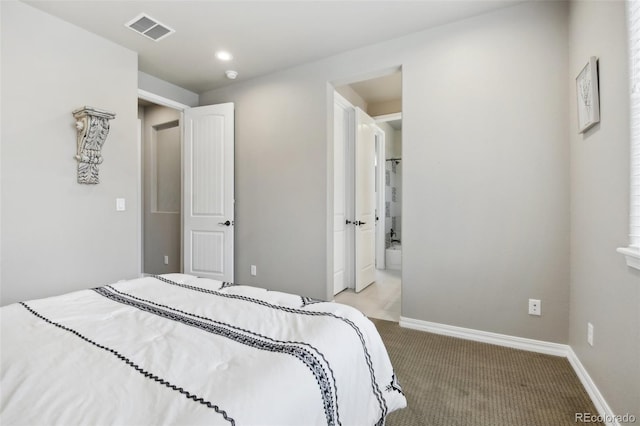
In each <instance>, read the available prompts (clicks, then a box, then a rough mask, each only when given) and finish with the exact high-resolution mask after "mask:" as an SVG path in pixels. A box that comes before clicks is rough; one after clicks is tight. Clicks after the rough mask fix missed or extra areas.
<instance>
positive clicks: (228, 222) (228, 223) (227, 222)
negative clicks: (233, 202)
mask: <svg viewBox="0 0 640 426" xmlns="http://www.w3.org/2000/svg"><path fill="white" fill-rule="evenodd" d="M218 225H224V226H231V222H230V221H228V220H227V221H226V222H218Z"/></svg>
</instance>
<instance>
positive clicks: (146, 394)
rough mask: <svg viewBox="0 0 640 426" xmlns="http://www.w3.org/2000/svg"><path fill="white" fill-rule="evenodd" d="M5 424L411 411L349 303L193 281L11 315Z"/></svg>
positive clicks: (372, 421) (109, 290) (223, 421)
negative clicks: (405, 407)
mask: <svg viewBox="0 0 640 426" xmlns="http://www.w3.org/2000/svg"><path fill="white" fill-rule="evenodd" d="M0 322H1V330H0V331H1V343H2V346H1V348H0V360H1V371H0V373H1V376H0V380H1V382H0V393H1V395H0V396H1V399H0V402H1V405H0V423H1V424H2V425H19V424H25V425H40V424H60V425H79V424H85V425H107V424H117V425H160V424H173V425H190V424H207V425H229V424H235V425H278V426H284V425H295V426H302V425H324V424H327V425H344V426H352V425H356V426H357V425H376V424H383V423H384V418H385V416H386V415H387V414H388V413H389V412H391V411H393V410H396V409H399V408H402V407H404V406H405V405H406V400H405V398H404V395H403V394H402V390H401V388H400V386H399V385H398V383H397V381H396V378H395V375H394V373H393V369H392V366H391V363H390V361H389V358H388V355H387V353H386V350H385V348H384V345H383V344H382V341H381V339H380V336H379V335H378V333H377V331H376V329H375V327H374V325H373V324H372V323H371V322H370V321H369V320H368V319H367V318H366V317H364V316H363V315H362V314H361V313H360V312H358V311H357V310H355V309H353V308H351V307H349V306H345V305H340V304H337V303H326V302H317V301H314V300H310V299H307V298H302V297H300V296H295V295H291V294H285V293H280V292H272V291H267V290H264V289H258V288H254V287H248V286H232V285H228V284H223V283H221V282H219V281H214V280H209V279H201V278H196V277H193V276H188V275H182V274H169V275H164V276H162V277H158V278H154V277H146V278H141V279H137V280H132V281H127V282H120V283H117V284H113V285H110V286H105V287H101V288H98V289H93V290H83V291H78V292H74V293H70V294H66V295H63V296H58V297H52V298H47V299H41V300H32V301H28V302H24V303H20V304H13V305H9V306H6V307H3V308H1V309H0Z"/></svg>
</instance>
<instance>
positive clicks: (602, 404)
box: [400, 317, 620, 426]
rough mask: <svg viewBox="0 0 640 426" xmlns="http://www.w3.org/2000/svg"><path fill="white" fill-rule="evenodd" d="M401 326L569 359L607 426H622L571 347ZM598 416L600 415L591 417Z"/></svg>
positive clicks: (414, 323) (408, 323) (410, 322)
mask: <svg viewBox="0 0 640 426" xmlns="http://www.w3.org/2000/svg"><path fill="white" fill-rule="evenodd" d="M400 326H401V327H405V328H411V329H414V330H420V331H426V332H429V333H434V334H441V335H444V336H451V337H457V338H459V339H465V340H473V341H475V342H481V343H489V344H492V345H498V346H506V347H508V348H514V349H522V350H525V351H530V352H538V353H542V354H547V355H555V356H561V357H564V358H567V360H568V361H569V364H571V367H573V370H574V371H575V372H576V375H577V376H578V378H579V379H580V382H581V383H582V385H583V386H584V388H585V390H586V391H587V394H589V397H590V398H591V401H592V402H593V405H594V406H595V407H596V410H598V413H597V414H599V415H600V416H601V417H602V419H603V420H604V423H605V424H606V425H607V426H620V424H619V423H618V421H617V420H616V416H615V414H614V413H613V411H612V410H611V407H609V404H607V401H605V399H604V397H603V396H602V394H601V393H600V391H599V390H598V388H597V386H596V384H595V383H594V382H593V380H591V377H590V376H589V373H587V370H586V369H585V368H584V366H583V365H582V363H581V362H580V359H578V356H577V355H576V354H575V352H574V351H573V349H571V346H569V345H563V344H561V343H552V342H545V341H543V340H535V339H526V338H524V337H516V336H509V335H507V334H499V333H491V332H488V331H482V330H474V329H472V328H464V327H456V326H453V325H446V324H440V323H436V322H429V321H422V320H417V319H413V318H406V317H400ZM590 414H594V415H595V414H596V413H590Z"/></svg>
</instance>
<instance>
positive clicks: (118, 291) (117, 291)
mask: <svg viewBox="0 0 640 426" xmlns="http://www.w3.org/2000/svg"><path fill="white" fill-rule="evenodd" d="M105 287H106V288H108V289H109V290H111V291H112V292H115V293H118V294H120V295H122V296H124V297H128V298H131V299H135V300H138V301H140V302H143V303H148V304H151V305H154V306H158V307H160V308H165V309H169V310H171V311H174V312H178V313H180V314H184V315H189V316H190V317H193V318H198V319H202V320H205V321H209V322H212V323H215V324H218V325H221V326H224V327H229V328H232V329H234V330H238V331H241V332H243V333H247V334H252V335H254V336H256V337H259V338H261V339H265V340H269V341H271V342H274V343H280V344H296V345H301V346H306V347H308V348H310V349H311V350H312V351H314V352H315V353H316V354H317V355H318V356H320V357H321V358H322V360H323V361H324V363H325V364H326V366H327V368H328V369H329V373H330V375H331V382H332V383H333V389H334V392H335V393H334V395H335V402H334V403H335V413H336V420H337V423H338V424H339V425H340V424H341V422H340V416H339V414H338V413H339V409H338V388H337V385H336V379H335V374H334V372H333V369H332V368H331V365H330V364H329V361H328V360H327V358H326V357H325V356H324V354H323V353H322V352H320V351H319V350H318V349H317V348H315V347H314V346H313V345H311V344H309V343H307V342H298V341H287V342H285V341H283V340H277V339H273V338H271V337H269V336H264V335H262V334H260V333H256V332H254V331H251V330H247V329H245V328H242V327H237V326H235V325H232V324H228V323H224V322H221V321H216V320H214V319H211V318H207V317H204V316H201V315H196V314H194V313H191V312H186V311H183V310H181V309H178V308H175V307H172V306H168V305H163V304H162V303H157V302H154V301H152V300H148V299H144V298H142V297H138V296H134V295H132V294H129V293H126V292H124V291H120V290H118V289H116V288H114V287H113V286H110V285H107V286H105Z"/></svg>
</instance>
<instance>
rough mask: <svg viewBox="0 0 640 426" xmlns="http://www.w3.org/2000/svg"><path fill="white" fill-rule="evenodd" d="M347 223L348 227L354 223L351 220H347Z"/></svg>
mask: <svg viewBox="0 0 640 426" xmlns="http://www.w3.org/2000/svg"><path fill="white" fill-rule="evenodd" d="M345 223H346V224H347V225H350V224H352V223H353V222H351V221H350V220H349V219H347V220H346V221H345Z"/></svg>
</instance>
